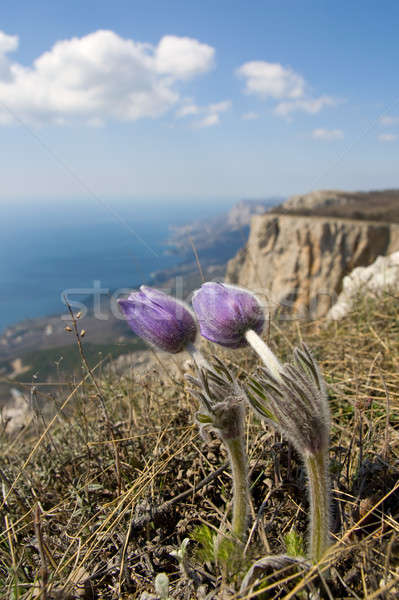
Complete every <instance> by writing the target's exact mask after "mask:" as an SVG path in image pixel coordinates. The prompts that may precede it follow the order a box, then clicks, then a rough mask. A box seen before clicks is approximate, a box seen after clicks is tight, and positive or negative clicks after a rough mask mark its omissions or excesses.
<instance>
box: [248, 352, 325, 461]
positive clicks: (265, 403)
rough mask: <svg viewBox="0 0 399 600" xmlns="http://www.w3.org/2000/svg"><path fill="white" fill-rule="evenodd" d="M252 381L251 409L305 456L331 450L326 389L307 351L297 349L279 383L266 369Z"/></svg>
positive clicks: (313, 360) (249, 397) (283, 367)
mask: <svg viewBox="0 0 399 600" xmlns="http://www.w3.org/2000/svg"><path fill="white" fill-rule="evenodd" d="M258 373H259V375H257V376H253V377H250V378H249V382H248V387H249V389H247V396H248V399H249V402H250V404H251V406H252V408H253V409H254V410H255V411H256V412H257V413H258V414H259V415H260V416H261V417H262V418H263V419H264V420H265V421H266V422H267V423H269V424H270V425H272V426H274V427H275V428H277V429H278V430H279V431H280V432H281V433H282V434H283V435H284V436H286V437H287V438H288V439H289V441H290V442H291V443H292V444H293V445H294V446H295V448H296V449H297V451H298V452H299V453H300V454H301V455H302V456H309V455H315V454H317V453H319V452H321V451H322V452H323V451H324V452H325V451H327V450H328V445H329V436H330V433H329V432H330V409H329V406H328V396H327V389H326V385H325V382H324V379H323V376H322V374H321V372H320V369H319V367H318V365H317V362H316V360H315V359H314V358H313V356H312V354H311V352H310V350H309V349H308V347H307V346H306V345H305V344H303V345H302V348H295V350H294V363H293V364H289V365H287V364H286V365H284V366H282V367H281V369H280V377H281V379H280V381H278V380H277V379H276V378H275V377H274V376H273V375H272V373H271V372H270V371H269V370H268V369H267V367H260V368H259V370H258Z"/></svg>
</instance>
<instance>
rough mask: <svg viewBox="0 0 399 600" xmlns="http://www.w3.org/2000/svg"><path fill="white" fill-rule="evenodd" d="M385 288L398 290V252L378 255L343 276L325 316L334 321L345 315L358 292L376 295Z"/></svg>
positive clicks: (393, 290)
mask: <svg viewBox="0 0 399 600" xmlns="http://www.w3.org/2000/svg"><path fill="white" fill-rule="evenodd" d="M386 290H389V291H392V292H394V293H396V292H397V291H398V290H399V252H394V253H393V254H391V255H389V256H379V257H378V258H377V259H376V260H375V261H374V262H373V263H372V264H371V265H370V266H368V267H357V268H356V269H354V270H353V271H352V272H351V273H350V274H349V275H347V276H346V277H344V279H343V282H342V291H341V293H340V295H339V296H338V299H337V302H336V303H335V304H334V306H332V308H330V310H329V311H328V313H327V318H328V319H332V320H335V321H336V320H339V319H342V318H343V317H345V316H346V315H347V314H348V313H349V312H350V311H351V309H352V306H353V302H354V300H355V299H356V297H357V296H358V295H359V294H362V295H363V294H364V295H366V294H370V295H373V296H377V297H378V296H379V295H380V294H381V293H382V292H383V291H386Z"/></svg>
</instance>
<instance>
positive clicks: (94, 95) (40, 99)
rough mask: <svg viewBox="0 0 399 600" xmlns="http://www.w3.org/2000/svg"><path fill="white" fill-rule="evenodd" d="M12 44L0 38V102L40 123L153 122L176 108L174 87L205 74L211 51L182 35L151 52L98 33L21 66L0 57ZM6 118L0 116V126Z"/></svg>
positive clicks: (9, 39) (12, 39) (11, 39)
mask: <svg viewBox="0 0 399 600" xmlns="http://www.w3.org/2000/svg"><path fill="white" fill-rule="evenodd" d="M17 46H18V38H16V37H14V36H7V35H6V34H4V33H2V32H0V102H3V103H4V104H5V105H7V106H9V107H10V108H12V110H13V112H14V113H15V114H16V115H17V116H18V118H20V119H24V120H26V121H29V122H33V123H39V124H41V123H52V124H59V123H65V122H70V121H71V120H78V121H80V122H81V121H83V122H85V123H87V124H97V125H98V124H99V123H102V122H104V121H106V120H109V119H116V120H120V121H134V120H136V119H140V118H142V117H153V118H154V117H158V116H160V115H162V114H163V113H165V112H166V111H167V110H169V109H170V108H171V107H173V106H174V105H175V104H176V103H177V102H178V100H179V92H178V90H177V89H176V83H177V82H179V81H187V80H188V79H191V78H193V77H195V76H197V75H200V74H203V73H205V72H207V71H209V70H210V69H211V68H212V66H213V62H214V53H215V52H214V49H213V48H211V47H210V46H208V45H206V44H202V43H200V42H199V41H198V40H195V39H192V38H187V37H183V38H179V37H176V36H165V37H163V38H162V39H161V40H160V42H159V44H158V45H157V46H153V45H151V44H146V43H141V42H136V41H134V40H131V39H125V38H122V37H120V36H119V35H117V34H116V33H114V32H113V31H103V30H99V31H96V32H94V33H91V34H89V35H86V36H84V37H82V38H72V39H69V40H63V41H59V42H57V43H56V44H55V45H54V46H53V47H52V48H51V49H50V50H49V51H48V52H45V53H43V54H42V55H41V56H39V57H38V58H37V59H36V60H35V61H34V62H33V64H32V66H30V67H25V66H23V65H21V64H19V63H15V62H10V61H9V60H8V59H7V57H6V54H7V53H9V52H11V51H13V50H15V49H16V48H17ZM10 120H12V119H11V118H10V116H9V115H6V114H5V113H4V112H3V113H1V112H0V122H2V121H10Z"/></svg>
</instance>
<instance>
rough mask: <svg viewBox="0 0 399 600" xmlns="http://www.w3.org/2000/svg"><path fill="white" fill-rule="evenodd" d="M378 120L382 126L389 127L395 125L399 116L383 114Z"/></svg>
mask: <svg viewBox="0 0 399 600" xmlns="http://www.w3.org/2000/svg"><path fill="white" fill-rule="evenodd" d="M379 121H380V124H381V125H382V126H383V127H390V126H391V125H397V124H398V123H399V117H392V116H390V115H383V116H382V117H380V119H379Z"/></svg>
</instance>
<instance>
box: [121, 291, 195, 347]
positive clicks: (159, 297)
mask: <svg viewBox="0 0 399 600" xmlns="http://www.w3.org/2000/svg"><path fill="white" fill-rule="evenodd" d="M118 302H119V306H120V307H121V310H122V312H123V313H124V315H125V317H126V320H127V322H128V324H129V326H130V328H131V329H132V330H133V331H134V333H135V334H136V335H138V336H139V337H141V338H143V339H144V340H146V341H147V342H149V343H150V344H153V345H154V346H157V347H158V348H160V349H161V350H165V351H166V352H171V353H172V354H176V353H177V352H181V351H182V350H184V348H185V347H186V346H189V345H190V344H192V343H193V342H194V340H195V337H196V334H197V326H196V323H195V320H194V317H193V315H192V314H191V311H190V310H189V309H188V308H187V307H186V305H185V304H183V303H182V302H179V301H177V300H175V299H174V298H172V297H171V296H168V295H167V294H165V293H164V292H161V291H160V290H156V289H153V288H149V287H146V286H144V285H142V286H141V288H140V291H139V292H133V293H132V294H130V296H129V297H128V299H127V300H118Z"/></svg>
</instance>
